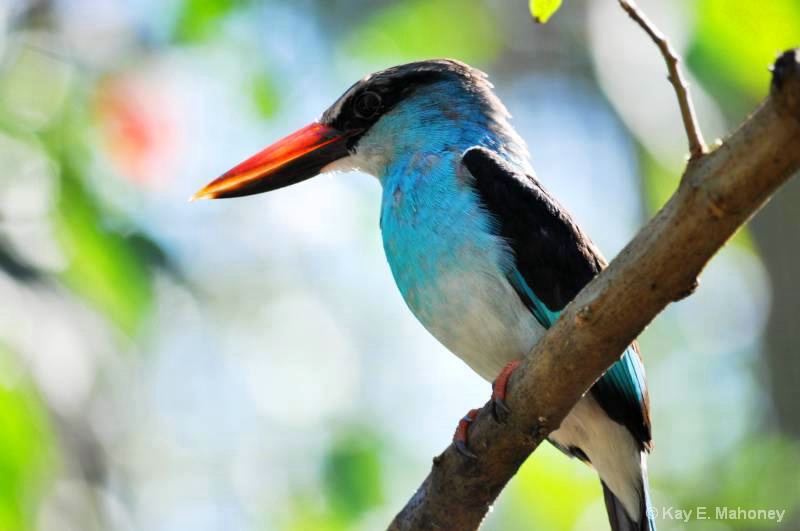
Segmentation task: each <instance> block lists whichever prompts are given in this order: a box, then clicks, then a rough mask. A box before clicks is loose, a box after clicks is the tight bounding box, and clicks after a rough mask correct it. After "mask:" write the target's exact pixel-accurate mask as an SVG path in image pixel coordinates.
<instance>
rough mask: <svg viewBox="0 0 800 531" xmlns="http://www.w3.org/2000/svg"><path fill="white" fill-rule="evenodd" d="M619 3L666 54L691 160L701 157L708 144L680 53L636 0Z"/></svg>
mask: <svg viewBox="0 0 800 531" xmlns="http://www.w3.org/2000/svg"><path fill="white" fill-rule="evenodd" d="M619 5H620V6H621V7H622V9H624V10H625V12H626V13H628V16H630V17H631V18H632V19H633V20H634V21H635V22H636V23H637V24H639V26H641V27H642V29H643V30H644V31H645V32H646V33H647V34H648V35H649V36H650V38H651V39H652V40H653V42H654V43H656V46H658V49H659V50H660V51H661V55H663V56H664V61H665V62H666V63H667V70H668V71H669V76H668V79H669V81H670V83H672V86H673V87H674V88H675V95H676V96H677V97H678V105H679V106H680V108H681V118H683V126H684V128H685V129H686V137H687V139H688V140H689V157H690V160H694V159H696V158H698V157H700V156H701V155H703V154H704V153H705V152H706V144H705V142H704V141H703V133H702V132H701V131H700V125H699V124H698V123H697V116H696V115H695V112H694V105H693V104H692V97H691V96H690V95H689V84H688V83H687V82H686V79H685V78H684V77H683V73H682V72H681V69H680V67H679V66H678V63H679V61H680V59H679V58H678V54H677V53H675V50H673V49H672V46H671V45H670V43H669V40H668V39H667V37H666V35H664V34H663V33H661V31H660V30H659V29H658V28H657V27H656V26H655V24H653V23H652V22H651V21H650V19H649V18H647V15H645V14H644V13H643V12H642V10H641V9H639V6H637V5H636V2H634V0H619Z"/></svg>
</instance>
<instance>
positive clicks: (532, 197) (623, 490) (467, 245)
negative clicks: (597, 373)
mask: <svg viewBox="0 0 800 531" xmlns="http://www.w3.org/2000/svg"><path fill="white" fill-rule="evenodd" d="M510 120H511V115H510V113H509V112H508V110H507V109H506V107H505V106H504V105H503V103H502V102H501V101H500V99H499V98H498V97H497V96H496V95H495V93H494V87H493V85H492V84H491V83H490V82H489V79H488V76H487V75H486V74H485V73H483V72H482V71H480V70H478V69H475V68H473V67H471V66H469V65H467V64H465V63H463V62H460V61H457V60H453V59H432V60H425V61H418V62H412V63H407V64H402V65H399V66H394V67H391V68H387V69H384V70H381V71H378V72H375V73H372V74H370V75H367V76H365V77H364V78H362V79H360V80H359V81H357V82H356V83H354V84H353V85H352V86H350V88H348V89H347V90H346V91H345V92H344V93H343V94H342V96H341V97H339V98H338V99H337V100H336V101H335V102H334V103H333V104H332V105H331V106H330V107H329V108H328V109H327V110H325V111H324V112H323V113H322V115H321V117H320V118H319V119H318V120H316V121H314V122H312V123H311V124H309V125H307V126H306V127H303V128H301V129H299V130H298V131H297V132H295V133H293V134H291V135H289V136H287V137H285V138H283V139H282V140H279V141H277V142H275V143H274V144H272V145H270V146H268V147H267V148H265V149H263V150H262V151H260V152H258V153H257V154H255V155H254V156H252V157H250V158H249V159H247V160H245V161H244V162H242V163H240V164H238V165H237V166H235V167H233V168H232V169H231V170H229V171H227V172H226V173H224V174H223V175H222V176H221V177H219V178H217V179H215V180H213V181H212V182H210V183H209V184H208V185H206V186H205V187H203V188H202V189H201V190H200V191H199V192H197V193H196V194H195V195H194V196H193V197H192V198H191V199H200V198H209V199H216V198H231V197H240V196H245V195H251V194H257V193H262V192H268V191H272V190H276V189H279V188H283V187H285V186H289V185H293V184H296V183H299V182H301V181H304V180H306V179H309V178H311V177H314V176H316V175H318V174H322V173H328V172H341V171H350V170H358V171H361V172H364V173H367V174H370V175H373V176H375V177H377V179H378V180H379V181H380V184H381V186H382V194H381V208H380V228H381V234H382V239H383V247H384V251H385V254H386V259H387V262H388V264H389V267H390V269H391V272H392V275H393V277H394V280H395V282H396V284H397V287H398V288H399V290H400V292H401V294H402V296H403V299H404V300H405V302H406V304H407V306H408V307H409V309H410V310H411V312H412V313H413V314H414V315H415V316H416V318H417V319H418V320H419V321H420V322H421V323H422V325H423V326H424V327H425V328H426V329H427V330H428V331H429V332H430V333H431V334H432V335H433V336H434V337H435V338H436V339H437V340H438V341H439V342H440V343H442V344H443V345H444V346H445V347H446V348H447V349H448V350H449V351H451V352H452V353H454V354H455V355H457V356H458V357H459V358H461V360H463V361H464V362H465V363H466V364H467V365H468V366H469V367H471V368H472V369H473V370H474V371H475V372H477V373H478V374H479V375H480V376H482V377H483V378H484V379H486V380H487V381H489V382H493V385H492V397H493V402H492V404H493V405H492V408H493V414H494V416H495V418H496V419H497V420H498V421H501V422H502V421H504V420H505V419H507V418H508V415H509V414H510V413H511V412H510V411H509V409H508V406H507V405H506V403H505V396H506V384H507V382H508V378H509V376H510V375H511V373H512V372H513V371H514V370H515V369H516V367H517V366H518V364H519V361H520V360H521V359H523V358H524V357H525V355H526V354H527V353H528V352H530V351H531V349H532V348H533V347H534V346H535V345H536V343H537V341H538V340H539V339H540V338H541V337H542V335H543V334H544V333H545V331H546V330H547V329H548V328H550V327H551V326H552V325H553V324H554V323H555V321H556V320H557V319H558V317H559V315H560V313H561V312H562V311H563V309H564V308H565V306H566V305H567V304H568V303H569V302H570V301H571V300H572V299H573V298H574V297H575V295H577V293H578V292H579V291H580V290H581V288H583V287H584V286H585V285H586V284H587V283H589V281H591V280H592V278H594V277H595V276H596V275H597V274H598V273H599V272H600V271H601V270H602V269H603V268H604V267H605V266H606V261H605V259H604V258H603V256H602V254H601V253H600V251H599V250H598V248H597V247H596V245H595V244H594V243H593V242H592V241H591V239H589V237H588V236H587V235H586V233H585V232H584V231H583V230H582V229H581V228H580V227H579V226H578V224H577V223H576V222H575V220H574V218H573V217H572V216H571V215H570V213H569V212H568V211H567V210H566V209H565V208H564V207H563V206H562V205H561V204H560V203H559V202H558V201H557V200H556V199H555V198H554V197H553V196H552V195H551V194H550V193H548V192H547V190H545V188H544V187H543V186H542V184H541V183H540V182H539V180H538V179H537V177H536V175H535V173H534V171H533V168H532V164H531V162H530V156H529V153H528V148H527V146H526V144H525V142H524V141H523V140H522V138H521V137H520V136H519V134H518V133H517V132H516V131H515V129H514V128H513V127H512V125H511V121H510ZM649 408H650V406H649V396H648V391H647V382H646V377H645V371H644V366H643V362H642V358H641V355H640V352H639V348H638V346H637V344H636V343H635V342H634V343H632V344H631V345H630V346H629V347H628V348H627V349H626V350H625V352H624V354H622V356H621V357H620V359H619V360H618V361H617V362H615V364H614V365H612V366H611V367H610V368H609V369H608V370H607V371H606V372H605V373H604V374H603V376H602V377H601V378H600V379H599V380H598V381H597V382H596V383H595V384H594V385H593V387H592V388H591V389H590V390H589V391H587V393H585V394H584V395H583V397H582V398H581V399H580V401H579V402H578V403H577V404H576V405H575V406H574V407H573V409H572V410H571V411H570V413H569V414H568V415H567V417H566V418H565V419H564V421H563V422H562V423H561V425H560V426H559V427H558V428H557V429H556V430H554V431H552V432H551V433H550V434H549V436H548V440H549V441H550V443H552V444H553V445H554V446H555V447H556V448H558V449H559V450H561V451H562V452H563V453H565V454H566V455H568V456H570V457H575V458H577V459H579V460H581V461H583V462H585V463H587V464H589V465H590V466H592V467H593V468H594V469H595V470H596V472H597V473H598V475H599V477H600V480H601V484H602V490H603V494H604V500H605V505H606V509H607V513H608V518H609V523H610V526H611V528H612V530H613V531H631V530H637V531H643V530H647V531H655V523H654V518H653V517H652V516H651V515H652V514H653V511H652V508H651V507H652V503H651V500H650V496H649V488H648V479H647V454H648V453H649V452H650V450H651V448H652V436H651V424H650V414H649ZM476 413H477V410H471V411H470V412H469V413H468V414H467V415H466V416H465V417H464V418H463V419H462V420H461V421H460V422H459V423H458V427H457V429H456V432H455V435H454V444H455V445H456V448H457V449H458V450H459V451H460V452H461V453H462V454H463V455H464V458H465V459H476V458H478V456H476V454H475V453H474V452H473V451H472V450H471V449H470V448H469V442H468V429H469V423H470V422H471V421H472V420H473V419H474V418H475V415H476Z"/></svg>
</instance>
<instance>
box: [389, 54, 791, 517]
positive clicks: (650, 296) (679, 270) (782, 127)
mask: <svg viewBox="0 0 800 531" xmlns="http://www.w3.org/2000/svg"><path fill="white" fill-rule="evenodd" d="M798 170H800V50H791V51H787V52H785V53H784V54H783V55H782V56H781V57H780V58H779V59H778V60H777V61H776V63H775V65H774V70H773V74H772V88H771V91H770V95H769V97H768V98H767V99H766V100H765V101H764V102H763V103H762V104H761V106H760V107H759V108H758V109H757V110H756V111H755V112H754V113H753V114H752V115H751V116H750V117H749V118H748V119H747V120H746V121H745V122H744V123H743V124H742V125H741V126H740V127H739V128H738V129H737V130H736V131H735V132H734V133H733V134H732V135H731V136H730V137H729V138H728V139H727V140H726V141H725V142H724V143H723V144H722V145H721V146H720V147H719V148H717V149H716V150H714V151H713V152H711V153H709V154H707V155H705V156H703V157H701V158H699V159H698V160H696V161H695V163H693V164H689V165H688V166H687V168H686V170H685V173H684V176H683V179H682V180H681V183H680V185H679V186H678V189H677V191H676V192H675V194H674V195H673V196H672V197H671V198H670V200H669V201H668V202H667V204H666V205H664V207H663V208H662V209H661V210H660V211H659V212H658V214H656V216H655V217H654V218H653V219H652V220H650V222H649V223H648V224H647V225H646V226H645V227H644V228H643V229H642V230H641V231H640V232H639V233H638V234H637V235H636V237H635V238H634V239H633V240H632V241H631V242H630V243H629V244H628V245H627V246H626V247H625V249H624V250H623V251H622V252H621V253H620V254H619V256H617V257H616V258H615V259H614V260H613V261H612V262H611V264H609V266H608V267H607V268H606V269H605V270H604V271H603V272H601V273H600V275H598V276H597V277H596V278H595V279H594V280H592V282H590V283H589V284H588V285H587V286H586V287H585V288H584V289H583V290H582V291H581V292H580V293H579V294H578V296H577V297H576V298H575V300H574V301H572V302H571V303H570V304H569V305H568V306H567V307H566V309H565V310H564V312H563V314H562V316H561V318H560V319H559V320H558V321H557V322H556V323H555V325H554V326H553V327H552V328H551V329H550V330H548V331H547V333H546V334H545V335H544V336H543V337H542V339H541V340H540V341H539V343H538V344H537V345H536V347H535V348H534V350H533V351H532V352H531V353H530V354H529V356H528V358H527V359H526V361H525V362H523V364H522V365H521V366H520V368H519V369H518V370H517V371H516V372H515V373H514V375H513V376H512V378H511V381H510V382H509V387H510V394H509V398H508V405H509V407H510V408H511V411H512V413H511V416H510V417H509V419H508V423H507V424H498V423H497V422H495V421H494V419H493V418H492V415H491V414H490V413H488V411H489V410H490V409H491V408H489V407H484V408H483V411H482V412H481V413H480V414H479V415H478V417H477V418H476V420H475V421H474V422H473V423H472V424H471V427H470V433H469V440H470V447H471V449H472V450H473V451H475V453H476V454H477V455H478V458H477V459H475V460H470V459H466V458H464V457H463V456H462V455H461V454H459V453H458V451H457V450H455V449H454V448H453V447H452V445H451V446H450V447H448V448H447V449H446V450H445V451H444V452H443V453H442V454H441V455H439V456H437V457H436V458H434V461H433V468H432V470H431V473H430V474H429V475H428V477H427V478H426V479H425V481H424V482H423V483H422V485H421V486H420V488H419V489H418V490H417V492H416V493H415V494H414V496H413V497H412V498H411V500H410V501H409V502H408V503H407V504H406V506H405V507H404V508H403V510H402V511H400V513H399V514H398V515H397V516H396V517H395V519H394V521H393V522H392V523H391V525H390V526H389V529H391V530H404V531H405V530H418V529H431V530H432V529H436V530H459V531H464V530H471V529H477V528H478V526H479V525H480V523H481V521H482V520H483V518H484V517H485V515H486V513H487V511H488V510H489V507H490V505H491V504H492V503H494V500H495V499H496V498H497V496H498V495H499V494H500V491H501V490H502V489H503V487H505V485H506V483H507V482H508V481H509V479H511V477H512V476H513V475H514V474H515V473H516V472H517V469H518V468H519V467H520V465H522V463H523V462H524V461H525V459H526V458H527V457H528V455H530V453H531V452H532V451H533V450H535V449H536V447H537V446H538V445H539V444H540V443H541V442H542V441H543V440H544V439H545V437H546V436H547V435H548V434H549V433H550V432H551V431H552V430H554V429H556V428H557V427H558V426H559V425H560V423H561V421H562V420H563V419H564V417H565V416H566V415H567V414H568V413H569V411H570V410H571V409H572V407H573V406H574V405H575V404H576V403H577V401H578V400H579V398H580V397H581V396H582V395H583V393H585V392H586V391H587V390H588V389H589V388H590V387H591V385H592V384H593V383H594V382H595V380H596V379H597V378H598V377H599V376H600V375H601V374H602V373H603V372H604V371H605V370H607V369H608V368H609V367H610V366H611V365H612V364H613V363H614V362H615V361H617V360H618V359H619V356H620V353H621V352H623V350H624V349H625V348H626V347H627V346H628V345H629V344H630V343H631V341H633V339H634V338H635V337H636V336H637V335H639V333H640V332H641V331H642V330H643V329H644V327H645V326H647V324H648V323H650V321H652V320H653V318H655V316H656V315H658V313H659V312H661V311H662V310H663V309H664V308H665V307H666V306H667V305H668V304H669V303H670V302H672V301H675V300H678V299H681V298H682V297H685V296H686V295H687V294H689V293H690V292H691V291H692V289H693V288H694V286H695V285H696V278H697V276H698V275H699V274H700V272H701V271H702V270H703V268H704V267H705V265H706V263H707V262H708V261H709V260H710V259H711V257H712V256H713V255H714V254H715V253H716V252H717V251H718V250H719V249H720V248H721V247H722V246H723V245H724V244H725V242H726V241H727V240H728V238H730V237H731V235H732V234H733V233H734V232H736V230H737V229H738V228H739V227H740V226H741V225H742V224H744V223H745V222H746V221H747V220H748V219H749V218H750V216H751V215H753V213H754V212H755V211H756V210H758V209H759V208H760V207H761V206H762V205H763V204H764V203H765V202H766V201H767V200H768V199H769V197H770V196H771V195H772V193H774V192H775V190H776V189H777V188H778V187H779V186H780V185H781V184H783V183H784V182H786V181H787V180H788V179H789V178H790V177H791V176H792V175H793V174H795V173H796V172H797V171H798Z"/></svg>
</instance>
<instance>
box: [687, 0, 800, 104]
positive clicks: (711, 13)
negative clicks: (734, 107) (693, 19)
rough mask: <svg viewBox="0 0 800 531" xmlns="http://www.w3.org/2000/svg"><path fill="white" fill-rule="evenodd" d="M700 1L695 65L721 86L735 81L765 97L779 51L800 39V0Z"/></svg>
mask: <svg viewBox="0 0 800 531" xmlns="http://www.w3.org/2000/svg"><path fill="white" fill-rule="evenodd" d="M694 5H695V6H696V10H697V11H696V13H697V27H696V31H695V40H694V42H693V43H692V47H691V49H690V52H689V55H688V60H689V65H690V66H691V68H692V71H693V72H695V73H696V74H697V75H698V76H699V77H700V78H701V79H702V80H703V82H704V83H708V84H709V85H711V86H712V88H713V89H715V91H716V92H719V91H723V92H724V91H726V90H727V91H730V90H731V87H730V85H734V87H736V89H738V90H739V91H742V92H744V93H745V94H746V95H747V96H748V97H749V98H750V99H751V100H758V99H761V98H762V97H764V96H765V95H766V94H767V91H768V89H769V79H770V74H769V72H768V71H767V67H768V66H769V65H770V64H771V63H772V61H773V60H774V59H775V56H776V54H777V53H779V52H781V51H783V50H785V49H787V48H791V47H794V46H798V45H799V44H800V2H798V1H797V0H769V1H768V2H764V1H762V0H742V1H740V2H736V7H735V8H734V7H732V5H731V2H729V1H728V0H701V1H699V2H695V3H694ZM723 96H730V94H723ZM751 106H752V102H750V103H748V104H747V105H745V106H744V107H745V108H750V107H751Z"/></svg>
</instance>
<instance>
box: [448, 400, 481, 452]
mask: <svg viewBox="0 0 800 531" xmlns="http://www.w3.org/2000/svg"><path fill="white" fill-rule="evenodd" d="M477 416H478V410H477V409H470V410H469V412H468V413H467V414H466V415H464V418H463V419H461V420H459V421H458V426H456V432H455V433H454V434H453V446H455V447H456V450H458V452H459V453H460V454H461V455H463V456H464V457H469V458H470V459H477V458H478V456H477V455H475V454H474V453H473V452H472V451H470V449H469V448H467V429H469V425H470V424H472V421H473V420H475V417H477Z"/></svg>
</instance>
